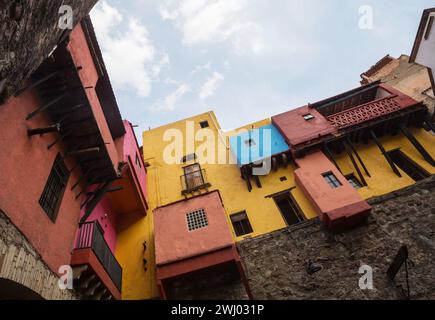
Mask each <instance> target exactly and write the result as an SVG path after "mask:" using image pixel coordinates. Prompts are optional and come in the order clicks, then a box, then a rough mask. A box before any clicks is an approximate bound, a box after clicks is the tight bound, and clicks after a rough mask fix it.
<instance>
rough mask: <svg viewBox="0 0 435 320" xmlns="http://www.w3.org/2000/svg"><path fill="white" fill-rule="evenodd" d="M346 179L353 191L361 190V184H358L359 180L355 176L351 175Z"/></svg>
mask: <svg viewBox="0 0 435 320" xmlns="http://www.w3.org/2000/svg"><path fill="white" fill-rule="evenodd" d="M346 179H347V181H348V182H349V183H350V185H351V186H352V187H353V188H354V189H360V188H362V184H361V182H359V180H358V179H357V178H356V177H355V175H354V174H353V173H352V174H349V175H347V176H346Z"/></svg>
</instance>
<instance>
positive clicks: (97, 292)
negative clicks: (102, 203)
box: [71, 221, 122, 299]
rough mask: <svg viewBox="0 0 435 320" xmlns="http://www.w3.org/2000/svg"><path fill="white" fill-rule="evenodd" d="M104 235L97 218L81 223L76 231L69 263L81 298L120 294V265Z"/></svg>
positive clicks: (119, 295) (108, 296) (115, 296)
mask: <svg viewBox="0 0 435 320" xmlns="http://www.w3.org/2000/svg"><path fill="white" fill-rule="evenodd" d="M103 234H104V232H103V229H102V228H101V226H100V224H99V222H98V221H91V222H85V223H83V224H82V226H81V227H80V230H79V233H78V237H77V241H76V245H75V248H74V253H73V256H72V259H71V260H72V263H71V264H72V265H73V269H74V280H75V281H76V283H77V286H76V285H75V286H74V287H75V288H78V289H79V294H80V295H81V296H82V297H83V298H84V299H90V298H92V299H95V298H103V297H107V298H109V299H112V298H115V299H120V297H121V288H122V268H121V266H120V265H119V263H118V261H117V260H116V258H115V256H114V255H113V253H112V251H111V250H110V248H109V246H108V244H107V242H106V240H105V239H104V235H103Z"/></svg>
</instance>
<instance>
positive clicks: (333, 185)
mask: <svg viewBox="0 0 435 320" xmlns="http://www.w3.org/2000/svg"><path fill="white" fill-rule="evenodd" d="M322 177H323V180H324V181H325V182H326V183H327V184H328V185H329V186H330V187H331V188H332V189H337V188H340V187H342V186H343V184H342V183H341V181H340V180H339V179H338V178H337V176H336V175H335V174H334V173H333V172H332V171H328V172H325V173H322ZM331 177H333V178H334V179H330V178H331ZM335 182H338V184H336V183H335Z"/></svg>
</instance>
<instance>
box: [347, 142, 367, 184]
mask: <svg viewBox="0 0 435 320" xmlns="http://www.w3.org/2000/svg"><path fill="white" fill-rule="evenodd" d="M342 144H343V145H344V148H345V150H346V153H347V155H348V156H349V158H350V161H352V165H353V167H354V168H355V170H356V172H357V173H358V176H359V178H360V179H361V182H362V183H363V185H364V186H367V182H366V179H364V176H363V175H362V173H361V170H360V169H359V167H358V164H357V163H356V161H355V159H354V157H353V155H352V152H351V150H350V149H349V146H348V145H347V143H346V142H345V141H342Z"/></svg>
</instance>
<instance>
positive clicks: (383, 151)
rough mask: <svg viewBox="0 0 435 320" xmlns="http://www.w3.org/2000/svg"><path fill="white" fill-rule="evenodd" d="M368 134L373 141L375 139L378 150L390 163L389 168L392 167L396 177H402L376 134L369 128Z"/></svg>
mask: <svg viewBox="0 0 435 320" xmlns="http://www.w3.org/2000/svg"><path fill="white" fill-rule="evenodd" d="M369 132H370V135H371V136H372V138H373V141H375V143H376V145H377V146H378V148H379V150H381V152H382V154H383V155H384V157H385V159H386V160H387V162H388V164H389V165H390V167H391V169H393V171H394V173H395V174H396V175H397V176H398V177H402V175H401V174H400V171H399V170H398V169H397V168H396V165H395V164H394V162H393V160H391V157H390V155H389V154H388V152H387V151H386V150H385V148H384V146H383V145H382V143H381V142H380V141H379V139H378V137H376V134H375V133H374V132H373V130H371V129H370V131H369Z"/></svg>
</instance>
